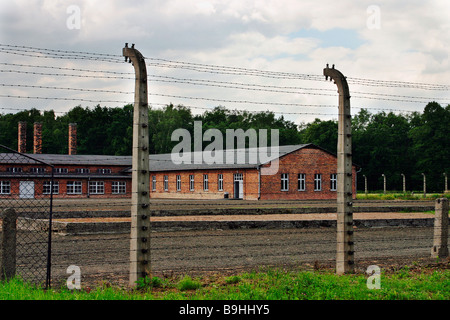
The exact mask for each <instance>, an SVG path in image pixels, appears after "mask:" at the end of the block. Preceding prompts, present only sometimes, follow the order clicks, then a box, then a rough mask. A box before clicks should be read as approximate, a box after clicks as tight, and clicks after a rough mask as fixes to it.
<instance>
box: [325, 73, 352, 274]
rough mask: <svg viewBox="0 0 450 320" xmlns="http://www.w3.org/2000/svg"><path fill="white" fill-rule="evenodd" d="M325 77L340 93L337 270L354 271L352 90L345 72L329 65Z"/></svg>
mask: <svg viewBox="0 0 450 320" xmlns="http://www.w3.org/2000/svg"><path fill="white" fill-rule="evenodd" d="M323 75H324V76H325V79H327V78H328V77H330V78H331V79H332V80H334V82H335V84H336V85H337V87H338V92H339V112H338V113H339V115H338V119H339V120H338V145H337V153H338V158H337V177H338V181H337V182H338V183H337V228H336V229H337V247H336V273H337V274H344V273H351V272H353V271H354V249H353V248H354V242H353V207H352V205H353V203H352V201H353V193H352V192H353V188H352V185H353V177H352V172H353V163H352V128H351V124H352V123H351V113H350V91H349V88H348V84H347V80H346V78H345V77H344V75H343V74H342V73H341V72H340V71H338V70H336V69H334V65H333V66H332V68H329V67H328V65H327V67H326V68H325V69H323Z"/></svg>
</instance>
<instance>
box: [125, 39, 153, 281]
mask: <svg viewBox="0 0 450 320" xmlns="http://www.w3.org/2000/svg"><path fill="white" fill-rule="evenodd" d="M123 56H124V57H125V61H127V60H128V59H129V61H130V62H131V63H132V64H133V66H134V71H135V75H136V80H135V93H134V112H133V160H132V196H131V234H130V279H129V284H130V286H131V287H134V286H136V285H137V281H138V280H139V279H140V278H145V277H149V276H150V272H151V267H150V210H149V209H150V206H149V204H150V175H149V169H150V168H149V167H150V164H149V138H148V92H147V68H146V66H145V59H144V57H143V55H142V54H141V53H140V52H139V51H138V50H136V49H135V48H134V44H133V45H132V46H131V48H129V47H128V44H125V48H123Z"/></svg>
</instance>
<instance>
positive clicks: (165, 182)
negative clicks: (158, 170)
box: [164, 176, 169, 191]
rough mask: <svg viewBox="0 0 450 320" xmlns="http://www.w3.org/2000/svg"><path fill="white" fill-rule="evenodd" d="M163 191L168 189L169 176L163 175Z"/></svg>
mask: <svg viewBox="0 0 450 320" xmlns="http://www.w3.org/2000/svg"><path fill="white" fill-rule="evenodd" d="M164 191H169V176H164Z"/></svg>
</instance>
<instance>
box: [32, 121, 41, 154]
mask: <svg viewBox="0 0 450 320" xmlns="http://www.w3.org/2000/svg"><path fill="white" fill-rule="evenodd" d="M33 142H34V144H33V146H34V153H42V123H40V122H35V123H34V139H33Z"/></svg>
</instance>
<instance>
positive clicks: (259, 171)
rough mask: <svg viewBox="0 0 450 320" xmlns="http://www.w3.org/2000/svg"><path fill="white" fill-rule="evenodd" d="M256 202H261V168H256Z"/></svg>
mask: <svg viewBox="0 0 450 320" xmlns="http://www.w3.org/2000/svg"><path fill="white" fill-rule="evenodd" d="M258 200H261V166H258Z"/></svg>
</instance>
